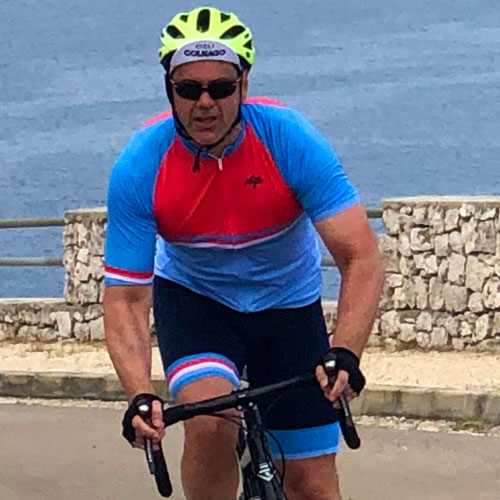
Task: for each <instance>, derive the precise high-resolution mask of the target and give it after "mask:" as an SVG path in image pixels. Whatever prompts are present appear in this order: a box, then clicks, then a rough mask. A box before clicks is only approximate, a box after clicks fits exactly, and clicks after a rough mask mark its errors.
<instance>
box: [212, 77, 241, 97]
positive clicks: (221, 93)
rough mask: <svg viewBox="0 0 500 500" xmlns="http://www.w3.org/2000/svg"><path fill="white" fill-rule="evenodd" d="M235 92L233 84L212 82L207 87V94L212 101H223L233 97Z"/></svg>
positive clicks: (234, 84)
mask: <svg viewBox="0 0 500 500" xmlns="http://www.w3.org/2000/svg"><path fill="white" fill-rule="evenodd" d="M235 90H236V83H235V82H229V81H223V82H213V83H210V84H209V85H208V94H209V95H210V97H211V98H212V99H224V98H225V97H229V96H230V95H233V94H234V91H235Z"/></svg>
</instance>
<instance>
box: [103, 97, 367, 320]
mask: <svg viewBox="0 0 500 500" xmlns="http://www.w3.org/2000/svg"><path fill="white" fill-rule="evenodd" d="M195 154H196V149H195V148H194V146H192V145H191V144H190V143H189V142H188V141H186V140H184V139H183V138H181V137H180V136H179V135H178V134H177V133H176V130H175V125H174V121H173V118H172V117H171V116H168V115H167V116H165V117H160V118H159V119H157V120H153V121H152V122H151V123H150V124H148V125H147V126H146V127H145V128H144V129H142V130H141V131H139V132H137V133H136V134H134V136H133V137H132V138H131V139H130V141H129V142H128V144H127V145H126V146H125V148H124V150H123V152H122V154H121V155H120V156H119V158H118V160H117V162H116V164H115V166H114V168H113V171H112V174H111V179H110V184H109V192H108V226H107V240H106V257H105V261H106V267H105V282H106V285H107V286H112V285H146V284H150V283H151V282H152V280H153V276H154V275H155V274H156V275H158V276H161V277H163V278H166V279H169V280H172V281H174V282H177V283H179V284H181V285H183V286H185V287H187V288H189V289H191V290H193V291H195V292H197V293H200V294H202V295H205V296H208V297H210V298H212V299H214V300H217V301H219V302H221V303H223V304H225V305H227V306H229V307H231V308H233V309H236V310H238V311H242V312H254V311H259V310H263V309H268V308H290V307H301V306H305V305H308V304H311V303H312V302H314V301H315V300H316V299H317V298H318V297H319V296H320V294H321V274H320V262H321V254H320V250H319V246H318V242H317V239H316V232H315V230H314V226H313V224H312V223H314V222H317V221H321V220H324V219H326V218H328V217H331V216H333V215H336V214H338V213H340V212H342V211H344V210H346V209H347V208H349V207H352V206H353V205H355V204H357V203H359V202H360V200H359V196H358V194H357V193H356V191H355V189H354V188H353V186H352V185H351V183H350V182H349V180H348V178H347V176H346V174H345V172H344V171H343V169H342V166H341V165H340V163H339V160H338V158H337V155H336V154H335V151H334V150H333V149H332V147H331V146H330V144H329V143H328V141H327V140H326V139H325V138H324V137H323V136H322V135H321V133H320V132H319V131H318V130H317V129H316V128H315V127H313V126H312V125H311V124H310V122H308V121H307V120H306V119H305V118H304V117H303V116H302V115H301V114H300V113H298V112H297V111H295V110H292V109H290V108H287V107H284V106H282V105H280V104H279V103H275V102H273V101H270V100H268V99H249V100H247V101H246V102H245V103H243V104H242V129H241V132H240V134H239V136H238V138H237V139H236V141H235V142H234V144H232V145H230V146H229V147H227V148H226V149H225V151H224V153H223V155H222V156H221V158H216V157H213V156H211V155H210V154H209V153H202V156H201V158H200V169H199V170H198V171H196V172H194V171H193V164H194V157H195Z"/></svg>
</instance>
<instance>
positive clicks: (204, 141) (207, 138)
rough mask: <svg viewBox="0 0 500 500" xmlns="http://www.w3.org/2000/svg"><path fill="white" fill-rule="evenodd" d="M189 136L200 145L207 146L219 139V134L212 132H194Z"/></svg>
mask: <svg viewBox="0 0 500 500" xmlns="http://www.w3.org/2000/svg"><path fill="white" fill-rule="evenodd" d="M191 137H192V138H193V139H194V140H195V141H196V142H197V143H198V144H200V145H201V146H208V145H209V144H213V143H214V142H217V141H218V140H219V136H217V135H216V134H214V133H213V132H206V133H197V134H196V133H195V134H191Z"/></svg>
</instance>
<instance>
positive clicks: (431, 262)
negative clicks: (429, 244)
mask: <svg viewBox="0 0 500 500" xmlns="http://www.w3.org/2000/svg"><path fill="white" fill-rule="evenodd" d="M414 260H415V268H416V269H417V270H419V271H420V272H421V274H422V275H423V276H436V275H437V273H438V260H437V257H436V255H435V254H432V253H430V252H426V253H416V254H415V255H414Z"/></svg>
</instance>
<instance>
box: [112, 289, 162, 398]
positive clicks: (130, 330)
mask: <svg viewBox="0 0 500 500" xmlns="http://www.w3.org/2000/svg"><path fill="white" fill-rule="evenodd" d="M103 306H104V327H105V338H106V346H107V348H108V352H109V356H110V358H111V361H112V362H113V365H114V367H115V370H116V373H117V374H118V377H119V379H120V382H121V384H122V386H123V390H124V392H125V395H126V396H127V399H128V400H129V401H131V400H132V399H133V398H134V396H135V395H137V394H139V393H142V392H149V393H151V392H153V387H152V383H151V339H150V334H149V302H148V301H144V300H142V301H137V302H130V301H126V300H117V299H115V298H113V297H110V296H109V294H106V295H105V298H104V301H103Z"/></svg>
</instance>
